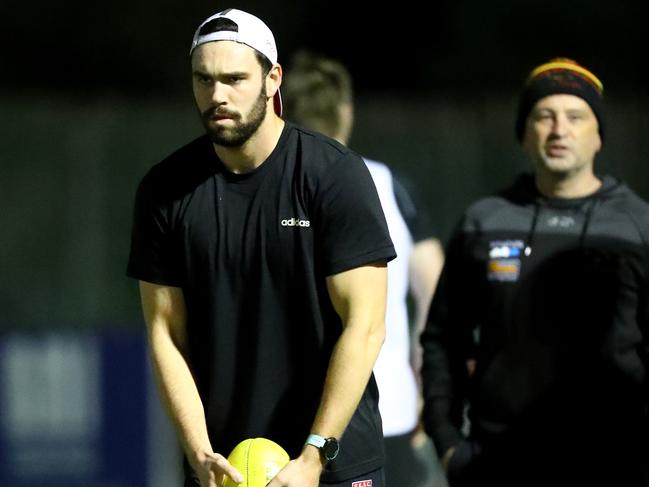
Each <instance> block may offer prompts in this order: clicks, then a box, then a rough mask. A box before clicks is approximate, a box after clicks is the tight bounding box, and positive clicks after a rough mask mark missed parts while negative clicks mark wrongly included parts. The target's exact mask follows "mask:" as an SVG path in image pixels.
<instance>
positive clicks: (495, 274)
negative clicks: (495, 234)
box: [487, 240, 525, 282]
mask: <svg viewBox="0 0 649 487" xmlns="http://www.w3.org/2000/svg"><path fill="white" fill-rule="evenodd" d="M524 246H525V244H524V243H523V241H522V240H494V241H492V242H489V260H488V261H487V279H488V280H490V281H500V282H514V281H517V280H518V276H519V275H520V272H521V255H522V254H523V247H524Z"/></svg>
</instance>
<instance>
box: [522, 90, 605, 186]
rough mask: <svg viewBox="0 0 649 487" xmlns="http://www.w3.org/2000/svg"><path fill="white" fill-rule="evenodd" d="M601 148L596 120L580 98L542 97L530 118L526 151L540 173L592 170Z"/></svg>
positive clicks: (528, 119)
mask: <svg viewBox="0 0 649 487" xmlns="http://www.w3.org/2000/svg"><path fill="white" fill-rule="evenodd" d="M601 147H602V141H601V138H600V135H599V124H598V122H597V118H596V117H595V114H594V113H593V111H592V109H591V108H590V105H588V103H586V101H585V100H583V99H582V98H580V97H578V96H574V95H563V94H561V95H550V96H546V97H545V98H541V99H540V100H539V101H538V102H537V103H536V105H534V107H533V108H532V111H531V112H530V115H529V116H528V117H527V125H526V128H525V136H524V138H523V148H524V149H525V151H526V152H527V154H528V155H529V156H530V158H531V159H532V161H533V163H534V165H535V168H536V170H537V171H544V172H548V173H554V174H555V175H561V174H563V175H569V174H574V173H579V172H581V171H582V170H583V169H589V170H592V166H593V161H594V159H595V154H597V153H598V152H599V150H600V149H601Z"/></svg>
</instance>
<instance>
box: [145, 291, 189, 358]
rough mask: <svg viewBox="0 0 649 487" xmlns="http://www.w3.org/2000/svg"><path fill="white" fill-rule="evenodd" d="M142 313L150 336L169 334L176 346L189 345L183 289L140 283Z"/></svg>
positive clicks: (183, 346)
mask: <svg viewBox="0 0 649 487" xmlns="http://www.w3.org/2000/svg"><path fill="white" fill-rule="evenodd" d="M139 283H140V300H141V303H142V313H143V314H144V321H145V322H146V325H147V330H148V332H149V334H154V333H156V334H157V333H163V334H169V335H170V336H171V338H172V339H173V341H174V342H175V343H176V345H177V346H178V347H180V348H183V349H184V348H185V346H186V343H187V330H186V325H187V311H186V308H185V297H184V294H183V290H182V288H179V287H174V286H164V285H160V284H154V283H151V282H147V281H140V282H139Z"/></svg>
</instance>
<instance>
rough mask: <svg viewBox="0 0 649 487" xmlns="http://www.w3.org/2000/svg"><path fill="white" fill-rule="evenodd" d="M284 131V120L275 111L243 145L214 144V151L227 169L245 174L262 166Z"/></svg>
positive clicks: (269, 113) (270, 113) (268, 115)
mask: <svg viewBox="0 0 649 487" xmlns="http://www.w3.org/2000/svg"><path fill="white" fill-rule="evenodd" d="M283 129H284V120H282V119H281V118H280V117H278V116H277V115H276V114H275V112H274V111H272V108H271V111H269V112H268V114H267V115H266V118H265V119H264V121H263V122H262V124H261V125H260V126H259V128H258V129H257V131H256V132H255V133H254V134H253V135H252V136H251V137H250V138H249V139H248V140H247V141H246V142H244V143H243V145H241V146H238V147H225V146H222V145H216V144H214V151H215V152H216V155H217V156H219V159H220V160H221V161H222V162H223V165H224V166H225V167H226V169H227V170H228V171H230V172H232V173H234V174H245V173H248V172H250V171H254V170H255V169H257V168H258V167H259V166H261V165H262V164H263V163H264V161H265V160H266V159H268V156H269V155H270V154H271V152H273V150H274V149H275V147H276V146H277V142H278V141H279V138H280V137H281V135H282V130H283Z"/></svg>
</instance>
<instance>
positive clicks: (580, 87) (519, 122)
mask: <svg viewBox="0 0 649 487" xmlns="http://www.w3.org/2000/svg"><path fill="white" fill-rule="evenodd" d="M557 94H567V95H575V96H578V97H580V98H582V99H584V100H585V101H586V103H588V105H590V108H591V109H592V110H593V113H594V114H595V116H596V117H597V121H598V123H599V134H600V137H601V138H602V140H604V103H603V102H604V85H603V84H602V82H601V81H600V80H599V78H598V77H597V76H595V74H593V72H592V71H590V70H588V69H586V68H585V67H583V66H581V65H580V64H578V63H577V62H576V61H573V60H572V59H568V58H561V57H558V58H554V59H551V60H550V61H548V62H546V63H543V64H541V65H540V66H537V67H536V68H534V69H533V70H532V72H531V73H530V74H529V76H528V78H527V81H526V82H525V86H524V87H523V92H522V94H521V97H520V101H519V104H518V113H517V116H516V138H517V139H518V140H519V141H522V140H523V135H524V134H525V124H526V123H527V117H528V115H529V114H530V111H532V108H533V107H534V105H536V102H537V101H539V100H540V99H541V98H545V97H546V96H550V95H557Z"/></svg>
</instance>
